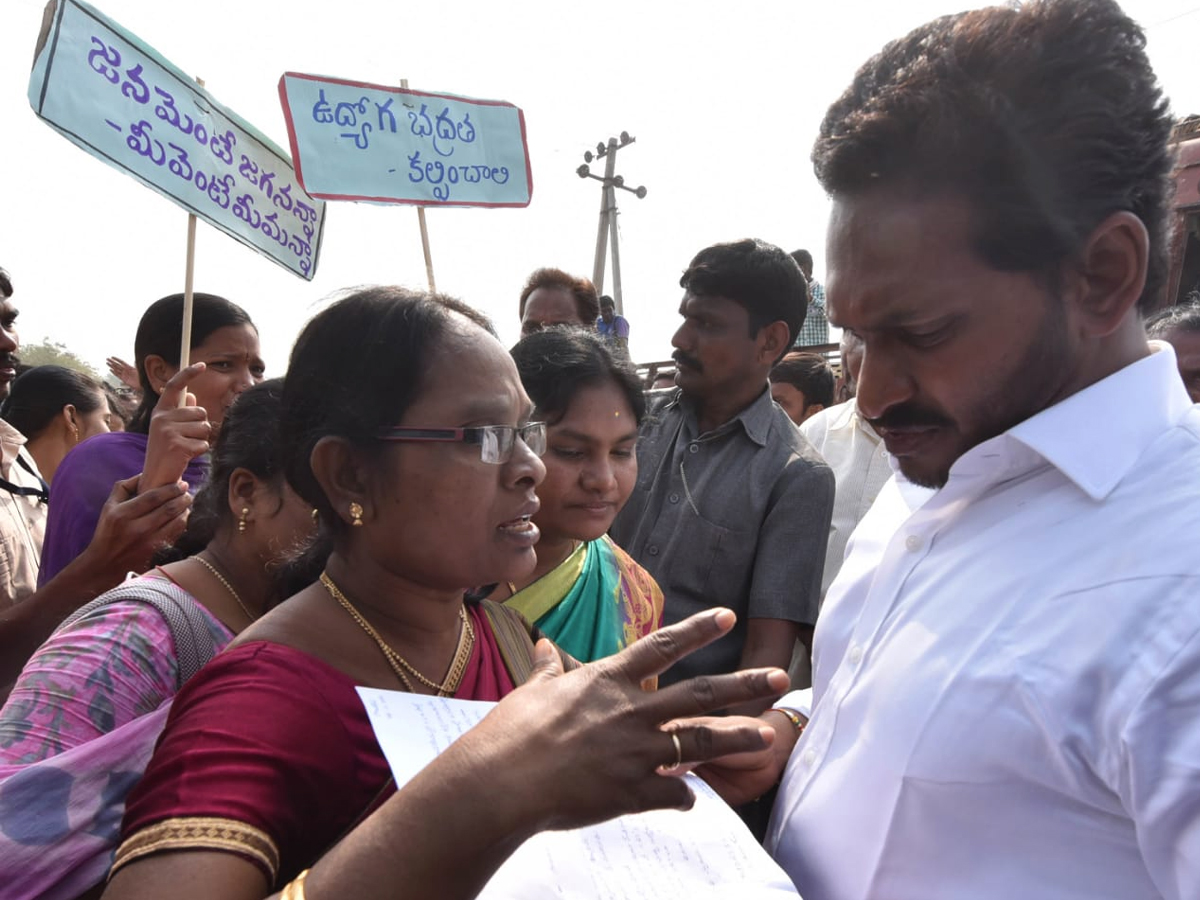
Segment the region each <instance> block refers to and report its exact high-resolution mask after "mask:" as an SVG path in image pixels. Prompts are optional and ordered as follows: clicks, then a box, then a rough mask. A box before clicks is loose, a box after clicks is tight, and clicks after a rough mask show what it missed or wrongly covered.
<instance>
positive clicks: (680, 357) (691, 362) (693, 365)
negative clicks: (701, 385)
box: [671, 350, 704, 372]
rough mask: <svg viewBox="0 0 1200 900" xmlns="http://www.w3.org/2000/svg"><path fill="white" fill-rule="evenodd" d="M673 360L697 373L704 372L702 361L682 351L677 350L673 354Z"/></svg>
mask: <svg viewBox="0 0 1200 900" xmlns="http://www.w3.org/2000/svg"><path fill="white" fill-rule="evenodd" d="M671 359H673V360H675V362H677V363H682V364H683V365H685V366H687V367H688V368H689V369H695V370H696V371H697V372H703V371H704V364H703V363H701V362H700V360H698V359H696V358H695V357H693V356H688V355H687V354H686V353H684V352H683V351H682V350H676V351H675V352H674V353H672V354H671Z"/></svg>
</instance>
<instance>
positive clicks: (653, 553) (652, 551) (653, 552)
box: [646, 544, 658, 556]
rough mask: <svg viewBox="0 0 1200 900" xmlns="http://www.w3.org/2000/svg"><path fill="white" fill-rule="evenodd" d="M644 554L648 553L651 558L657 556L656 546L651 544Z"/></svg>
mask: <svg viewBox="0 0 1200 900" xmlns="http://www.w3.org/2000/svg"><path fill="white" fill-rule="evenodd" d="M646 552H647V553H649V554H650V555H651V556H658V545H657V544H651V545H650V546H649V547H647V548H646Z"/></svg>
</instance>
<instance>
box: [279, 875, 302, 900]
mask: <svg viewBox="0 0 1200 900" xmlns="http://www.w3.org/2000/svg"><path fill="white" fill-rule="evenodd" d="M307 877H308V869H305V870H304V871H303V872H301V873H300V874H299V875H297V876H296V878H295V880H294V881H289V882H288V883H287V884H286V885H285V886H284V888H283V890H282V891H280V892H279V900H304V879H305V878H307Z"/></svg>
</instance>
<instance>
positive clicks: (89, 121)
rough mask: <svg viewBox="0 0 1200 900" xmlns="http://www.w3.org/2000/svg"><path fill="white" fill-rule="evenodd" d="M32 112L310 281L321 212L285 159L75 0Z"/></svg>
mask: <svg viewBox="0 0 1200 900" xmlns="http://www.w3.org/2000/svg"><path fill="white" fill-rule="evenodd" d="M52 13H53V18H52V19H51V20H50V21H49V26H50V27H49V29H48V31H46V32H44V33H43V34H42V35H41V37H40V39H39V44H38V50H37V57H36V60H35V62H34V67H33V74H32V75H31V77H30V80H29V103H30V105H31V106H32V107H33V111H34V112H35V113H36V114H37V115H38V116H39V117H40V118H41V119H42V120H43V121H45V122H46V124H48V125H49V126H50V127H51V128H53V129H54V130H56V131H57V132H59V133H60V134H62V135H63V136H64V137H66V138H67V139H68V140H70V141H71V142H72V143H74V144H76V145H77V146H79V147H81V148H83V149H84V150H86V151H87V152H88V153H91V154H92V155H93V156H95V157H96V158H97V159H101V160H103V161H104V162H107V163H108V164H110V165H112V166H114V167H116V168H118V169H120V170H121V171H123V172H126V173H127V174H129V175H132V176H133V177H134V178H136V179H137V180H138V181H140V182H142V184H144V185H146V186H147V187H149V188H152V189H154V190H155V191H158V192H159V193H160V194H162V195H164V196H165V197H168V198H170V199H171V200H173V201H175V202H176V203H178V204H179V205H180V206H182V207H183V208H184V209H186V210H188V211H189V212H191V213H193V214H194V215H196V216H199V217H200V218H202V219H204V220H205V221H206V222H208V223H209V224H211V225H212V226H214V227H215V228H218V229H220V230H221V231H223V232H225V233H226V234H228V235H229V236H230V237H232V238H235V239H237V240H239V241H241V242H242V243H243V244H246V245H247V246H250V247H253V248H254V249H255V250H257V251H258V252H260V253H262V254H263V255H264V256H267V257H269V258H270V259H273V260H274V261H275V262H277V263H279V264H280V265H282V266H283V267H284V268H286V269H288V270H290V271H292V272H294V273H295V274H297V275H299V276H301V277H302V278H305V279H308V280H311V279H312V277H313V275H314V274H315V273H316V269H317V257H318V254H319V252H320V247H321V238H322V233H323V230H324V221H325V204H324V203H322V202H321V201H319V200H314V199H313V198H312V197H311V196H309V195H308V194H307V193H305V191H304V189H303V188H302V187H301V186H300V183H299V181H298V180H297V178H296V174H295V172H294V171H293V170H292V165H291V161H290V160H289V159H288V157H287V155H286V154H285V153H284V152H283V150H281V149H280V148H279V147H278V146H276V145H275V144H274V143H272V142H271V141H270V140H269V139H267V138H266V137H265V136H264V135H262V134H261V133H260V132H258V131H257V130H256V129H255V128H254V127H253V126H252V125H250V123H249V122H247V121H245V120H244V119H242V118H241V117H240V116H238V115H237V114H236V113H234V112H232V111H231V110H229V109H227V108H225V107H224V106H222V105H221V104H220V103H218V102H217V101H216V100H214V99H213V98H212V96H211V95H209V93H208V92H207V91H205V90H204V89H203V88H202V87H201V86H200V85H198V84H197V83H196V82H195V81H194V80H193V79H191V78H189V77H188V76H187V75H186V74H184V73H183V72H182V71H180V70H179V69H178V68H176V67H175V66H173V65H172V64H171V63H169V62H168V61H167V60H166V59H164V58H163V57H162V56H161V55H160V54H159V53H158V52H157V51H156V50H154V48H152V47H150V46H149V45H148V44H146V43H145V42H143V41H141V40H139V39H138V38H137V37H136V36H134V35H133V34H131V33H130V32H128V31H127V30H125V29H124V28H122V27H121V26H120V25H118V24H116V23H115V22H113V21H111V20H110V19H108V18H106V17H105V16H104V15H103V14H102V13H100V12H99V11H98V10H97V9H95V8H94V7H92V6H89V5H88V4H86V3H83V2H81V0H57V5H56V6H54V7H53V10H52Z"/></svg>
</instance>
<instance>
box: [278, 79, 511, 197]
mask: <svg viewBox="0 0 1200 900" xmlns="http://www.w3.org/2000/svg"><path fill="white" fill-rule="evenodd" d="M279 98H280V100H281V101H282V102H283V113H284V117H285V118H286V119H287V128H288V138H289V139H290V141H291V144H292V158H293V159H294V160H295V161H296V172H297V173H298V174H299V177H300V183H301V184H303V185H304V188H305V190H307V191H308V192H309V193H310V194H312V195H313V196H314V197H324V198H325V199H326V200H370V201H375V202H380V203H416V204H419V205H421V206H528V205H529V198H530V195H531V193H532V191H533V176H532V174H531V172H530V169H529V148H528V147H527V145H526V142H525V117H524V115H523V114H522V112H521V110H520V109H518V108H517V107H515V106H513V105H512V104H511V103H504V102H501V101H498V100H471V99H468V98H466V97H455V96H451V95H449V94H427V93H423V92H421V91H411V90H408V89H405V88H397V87H387V86H386V85H378V84H363V83H361V82H357V81H345V80H343V79H337V78H320V77H317V76H315V75H300V74H298V73H296V72H288V73H286V74H285V75H284V76H283V77H282V78H281V79H279Z"/></svg>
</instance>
